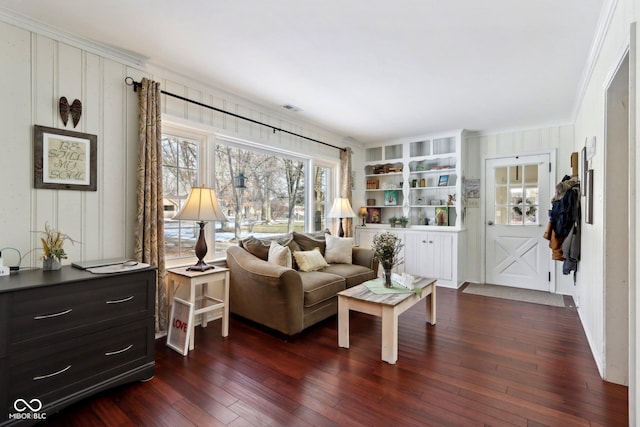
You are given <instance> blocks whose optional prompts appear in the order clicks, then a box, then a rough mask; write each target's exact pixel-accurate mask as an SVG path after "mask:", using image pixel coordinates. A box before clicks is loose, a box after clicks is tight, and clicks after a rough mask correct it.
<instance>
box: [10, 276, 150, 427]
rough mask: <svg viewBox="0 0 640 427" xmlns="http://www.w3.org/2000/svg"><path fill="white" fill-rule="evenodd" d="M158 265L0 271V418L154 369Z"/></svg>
mask: <svg viewBox="0 0 640 427" xmlns="http://www.w3.org/2000/svg"><path fill="white" fill-rule="evenodd" d="M155 285H156V270H155V269H154V268H146V269H141V270H135V271H129V272H123V273H117V274H104V275H96V274H91V273H88V272H86V271H82V270H78V269H75V268H73V267H70V266H66V267H63V268H62V269H61V270H59V271H42V270H32V271H20V272H19V273H12V274H11V275H9V276H2V277H0V408H1V409H0V412H1V413H0V417H1V418H0V425H2V426H4V425H14V424H25V425H30V424H35V423H36V422H38V421H41V420H42V419H43V418H45V417H46V416H47V414H48V415H51V414H53V413H54V412H56V411H58V410H60V409H62V408H63V407H65V406H68V405H70V404H71V403H73V402H76V401H78V400H80V399H83V398H85V397H87V396H90V395H92V394H94V393H97V392H99V391H101V390H104V389H107V388H109V387H113V386H116V385H120V384H124V383H127V382H132V381H138V380H145V379H150V378H151V377H152V376H153V373H154V337H155V330H154V323H155V322H154V315H155V289H156V286H155Z"/></svg>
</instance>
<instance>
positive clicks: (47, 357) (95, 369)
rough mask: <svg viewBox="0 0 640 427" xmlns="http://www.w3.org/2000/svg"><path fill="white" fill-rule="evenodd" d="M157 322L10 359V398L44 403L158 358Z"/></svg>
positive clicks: (146, 321) (28, 352)
mask: <svg viewBox="0 0 640 427" xmlns="http://www.w3.org/2000/svg"><path fill="white" fill-rule="evenodd" d="M153 327H154V326H153V321H152V319H144V320H141V321H137V322H133V323H130V324H126V325H123V326H120V327H116V328H111V329H107V330H105V331H102V332H99V333H95V334H90V335H84V336H81V337H78V338H76V339H74V340H69V341H66V342H63V343H60V344H58V345H51V346H46V347H38V346H37V345H34V348H33V350H32V351H26V350H25V351H22V352H17V353H16V354H12V355H11V356H10V358H9V390H10V392H9V396H8V398H9V399H8V401H9V402H13V401H14V400H15V399H18V398H22V399H27V400H29V399H34V398H36V399H40V400H42V403H43V405H45V406H47V405H50V404H52V403H53V402H54V401H55V400H57V399H59V398H61V397H63V396H66V395H70V394H72V393H75V392H78V391H81V390H83V389H85V388H86V387H87V386H88V385H90V384H96V383H98V382H99V380H100V378H110V377H114V376H117V375H118V374H121V373H124V372H127V371H129V370H130V369H132V368H134V367H138V366H141V365H143V364H145V363H149V362H153V360H154V342H153V338H152V337H153Z"/></svg>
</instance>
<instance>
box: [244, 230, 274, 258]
mask: <svg viewBox="0 0 640 427" xmlns="http://www.w3.org/2000/svg"><path fill="white" fill-rule="evenodd" d="M241 242H242V247H244V248H245V249H246V250H247V252H249V253H250V254H251V255H254V256H257V257H258V258H260V259H263V260H265V261H266V260H267V258H269V245H268V244H267V245H265V244H264V243H263V242H262V240H260V239H256V238H255V237H253V236H250V237H247V238H246V239H243V240H241Z"/></svg>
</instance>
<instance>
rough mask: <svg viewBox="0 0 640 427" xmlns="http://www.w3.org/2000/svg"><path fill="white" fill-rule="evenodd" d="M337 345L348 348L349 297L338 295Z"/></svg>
mask: <svg viewBox="0 0 640 427" xmlns="http://www.w3.org/2000/svg"><path fill="white" fill-rule="evenodd" d="M338 346H339V347H343V348H349V298H347V297H344V296H341V295H338Z"/></svg>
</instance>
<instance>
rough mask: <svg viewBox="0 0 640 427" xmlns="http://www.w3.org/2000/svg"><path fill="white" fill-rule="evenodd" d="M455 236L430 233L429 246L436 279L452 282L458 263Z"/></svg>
mask: <svg viewBox="0 0 640 427" xmlns="http://www.w3.org/2000/svg"><path fill="white" fill-rule="evenodd" d="M454 237H455V236H454V235H453V234H452V233H429V235H428V242H429V244H428V246H429V247H430V251H431V258H432V262H431V263H430V264H431V268H432V269H433V270H432V271H433V275H432V276H430V277H434V278H436V279H442V280H452V279H453V270H454V265H455V263H456V259H455V251H454V248H455V245H454Z"/></svg>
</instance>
